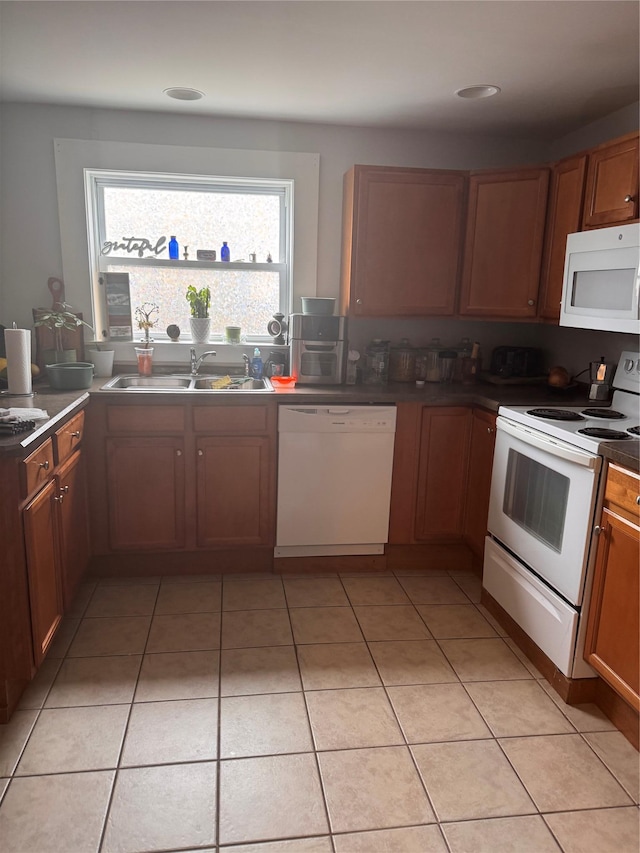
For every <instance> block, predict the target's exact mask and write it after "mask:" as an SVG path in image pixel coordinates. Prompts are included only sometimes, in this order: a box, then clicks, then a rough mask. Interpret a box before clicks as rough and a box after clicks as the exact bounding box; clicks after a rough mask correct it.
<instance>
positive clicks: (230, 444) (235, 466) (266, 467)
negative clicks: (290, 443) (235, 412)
mask: <svg viewBox="0 0 640 853" xmlns="http://www.w3.org/2000/svg"><path fill="white" fill-rule="evenodd" d="M271 448H272V442H271V441H270V440H269V439H268V438H264V437H259V436H255V437H249V436H247V437H244V438H233V437H223V436H206V437H205V436H203V437H202V438H199V439H198V440H197V444H196V454H197V460H196V466H197V472H196V481H197V507H198V509H197V519H198V533H197V544H198V546H199V547H201V548H206V547H215V546H223V545H229V546H231V545H272V544H273V541H274V532H273V531H274V526H275V517H274V507H275V494H274V486H273V483H274V477H273V471H272V457H273V452H272V449H271Z"/></svg>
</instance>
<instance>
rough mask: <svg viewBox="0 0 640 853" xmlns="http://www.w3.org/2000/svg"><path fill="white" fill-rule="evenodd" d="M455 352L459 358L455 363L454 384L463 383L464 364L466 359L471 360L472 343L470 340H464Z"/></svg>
mask: <svg viewBox="0 0 640 853" xmlns="http://www.w3.org/2000/svg"><path fill="white" fill-rule="evenodd" d="M455 351H456V352H457V353H458V357H457V359H456V362H455V366H454V370H453V381H454V382H462V379H463V376H462V372H463V364H464V359H467V358H471V341H470V339H469V338H462V339H461V341H460V343H458V344H457V345H456V346H455Z"/></svg>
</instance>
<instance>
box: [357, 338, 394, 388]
mask: <svg viewBox="0 0 640 853" xmlns="http://www.w3.org/2000/svg"><path fill="white" fill-rule="evenodd" d="M362 381H363V383H364V384H365V385H386V384H387V382H388V381H389V341H381V340H380V339H379V338H375V339H374V340H373V341H371V343H370V344H369V346H368V347H367V348H366V350H365V367H364V375H363V378H362Z"/></svg>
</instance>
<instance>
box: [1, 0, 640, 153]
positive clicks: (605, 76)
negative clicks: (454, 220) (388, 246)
mask: <svg viewBox="0 0 640 853" xmlns="http://www.w3.org/2000/svg"><path fill="white" fill-rule="evenodd" d="M639 9H640V4H638V3H637V2H636V0H620V1H619V0H602V2H600V0H587V2H582V0H498V2H494V0H474V2H466V0H442V2H432V1H431V0H425V2H421V0H417V2H403V0H395V2H371V0H359V2H340V0H335V1H334V0H324V2H313V0H310V2H305V1H304V0H303V2H298V0H290V2H270V0H259V1H258V2H251V0H247V2H244V0H234V2H213V1H212V0H201V2H190V0H178V2H175V0H165V2H155V0H143V2H133V1H132V2H121V0H90V2H84V1H83V0H75V1H74V2H66V0H47V2H24V0H17V2H0V100H2V101H6V102H26V103H46V104H65V105H75V106H93V107H105V108H119V109H132V110H152V111H163V112H173V113H186V114H188V115H199V116H232V117H250V118H264V119H277V120H290V121H305V122H325V123H332V124H347V125H362V126H372V127H374V126H375V127H384V128H406V129H434V130H445V131H456V132H465V131H470V132H491V133H497V134H500V135H513V136H526V135H536V136H539V137H546V138H556V137H558V136H561V135H563V134H565V133H568V132H570V131H572V130H574V129H576V128H578V127H581V126H583V125H585V124H587V123H589V122H591V121H593V120H595V119H597V118H600V117H601V116H604V115H608V114H609V113H611V112H614V111H615V110H617V109H619V108H621V107H624V106H627V105H628V104H631V103H633V102H635V101H637V100H638V78H639V68H638V62H639V60H638V57H639V53H640V45H639V36H638V33H639V20H638V19H639ZM476 83H494V84H496V85H498V86H500V87H501V88H502V93H501V94H499V95H497V96H496V97H494V98H491V99H487V100H482V101H468V100H466V101H465V100H462V99H460V98H458V97H456V96H455V95H454V92H455V90H456V89H459V88H460V87H462V86H467V85H471V84H476ZM172 86H180V87H192V88H195V89H199V90H201V91H203V92H205V95H206V96H205V98H203V99H202V100H200V101H192V102H188V103H187V102H180V101H175V100H171V99H169V98H167V97H166V95H163V93H162V92H163V89H166V88H168V87H172Z"/></svg>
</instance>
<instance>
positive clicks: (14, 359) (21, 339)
mask: <svg viewBox="0 0 640 853" xmlns="http://www.w3.org/2000/svg"><path fill="white" fill-rule="evenodd" d="M4 345H5V349H6V352H7V379H8V380H9V393H10V394H31V332H30V330H29V329H5V330H4Z"/></svg>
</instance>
